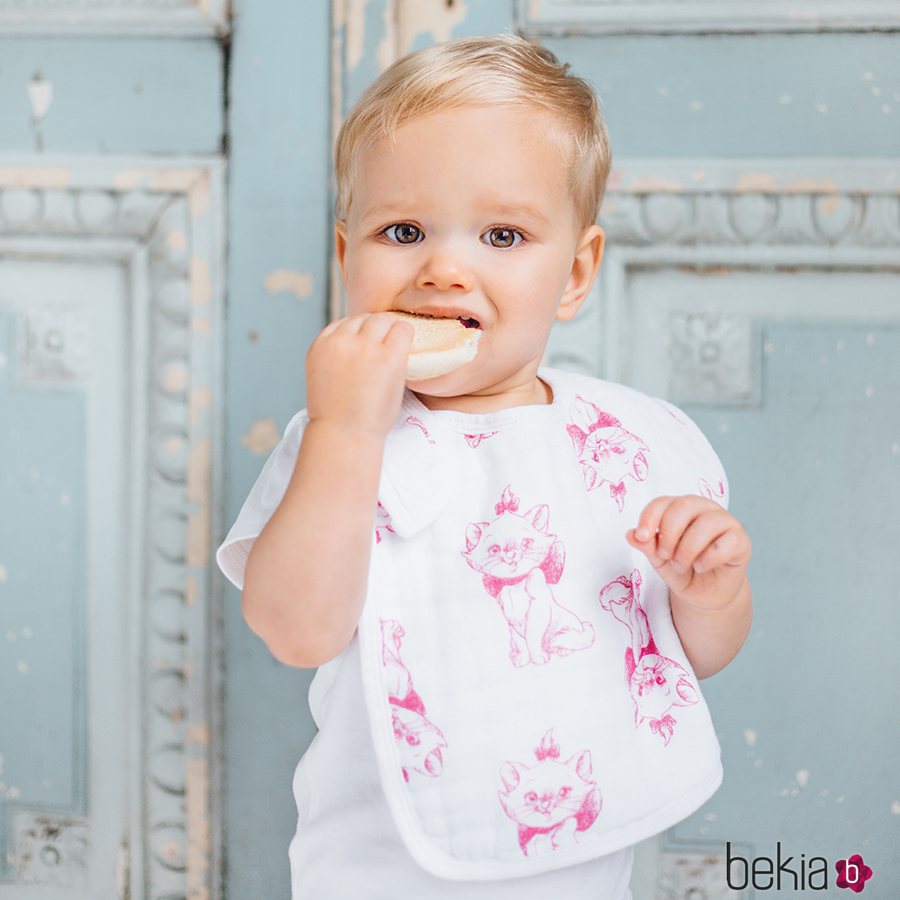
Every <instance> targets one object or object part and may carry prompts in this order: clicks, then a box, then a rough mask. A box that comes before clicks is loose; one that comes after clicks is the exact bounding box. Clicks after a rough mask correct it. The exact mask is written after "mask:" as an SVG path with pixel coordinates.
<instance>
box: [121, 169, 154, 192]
mask: <svg viewBox="0 0 900 900" xmlns="http://www.w3.org/2000/svg"><path fill="white" fill-rule="evenodd" d="M147 174H148V173H147V170H146V169H122V171H121V172H116V174H115V175H113V184H114V185H115V187H116V190H117V191H130V190H133V189H134V188H136V187H137V186H138V185H139V184H140V183H141V182H142V181H143V180H144V179H145V178H146V177H147Z"/></svg>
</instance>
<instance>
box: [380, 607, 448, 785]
mask: <svg viewBox="0 0 900 900" xmlns="http://www.w3.org/2000/svg"><path fill="white" fill-rule="evenodd" d="M405 633H406V632H405V631H404V630H403V626H402V625H401V624H400V623H399V622H398V621H397V620H396V619H382V620H381V642H382V655H381V662H382V665H383V666H384V675H385V682H386V684H387V688H388V701H389V703H390V704H391V725H392V726H393V729H394V738H395V739H396V741H397V748H398V750H399V752H400V759H401V768H402V770H403V777H404V779H405V780H406V781H409V773H410V772H419V773H420V774H422V775H430V776H432V777H435V778H436V777H437V776H438V775H440V774H441V772H442V771H443V768H444V758H443V755H442V753H441V748H443V747H446V746H447V741H446V740H445V739H444V733H443V732H442V731H441V729H440V728H438V727H437V726H436V725H434V724H433V723H432V722H429V721H428V719H426V718H425V704H424V703H423V702H422V698H421V697H420V696H419V695H418V694H417V693H416V691H415V689H414V688H413V683H412V676H411V675H410V674H409V669H407V668H406V666H405V665H404V664H403V660H402V659H401V658H400V641H401V639H402V638H403V636H404V634H405Z"/></svg>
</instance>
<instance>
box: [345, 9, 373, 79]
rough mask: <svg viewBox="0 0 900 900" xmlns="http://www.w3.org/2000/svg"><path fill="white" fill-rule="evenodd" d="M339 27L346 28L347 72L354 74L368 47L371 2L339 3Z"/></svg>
mask: <svg viewBox="0 0 900 900" xmlns="http://www.w3.org/2000/svg"><path fill="white" fill-rule="evenodd" d="M337 5H338V9H339V10H340V13H339V15H338V16H337V26H338V27H339V28H340V27H341V26H344V58H345V59H346V66H347V70H348V71H350V72H352V71H353V70H354V69H355V68H356V67H357V66H358V65H359V62H360V60H361V59H362V57H363V50H364V49H365V45H366V7H367V6H368V5H369V0H343V2H339V3H338V4H337Z"/></svg>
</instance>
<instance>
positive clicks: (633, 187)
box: [628, 175, 684, 194]
mask: <svg viewBox="0 0 900 900" xmlns="http://www.w3.org/2000/svg"><path fill="white" fill-rule="evenodd" d="M628 190H629V191H633V192H635V193H641V192H644V191H646V192H647V193H650V194H656V193H678V194H680V193H682V192H683V191H684V185H683V184H682V183H681V182H680V181H673V180H671V179H667V178H658V177H657V176H655V175H639V176H637V177H636V178H632V179H631V182H630V183H629V185H628Z"/></svg>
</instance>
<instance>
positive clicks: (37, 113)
mask: <svg viewBox="0 0 900 900" xmlns="http://www.w3.org/2000/svg"><path fill="white" fill-rule="evenodd" d="M28 101H29V103H31V118H32V121H33V122H34V124H35V125H36V124H37V123H38V122H40V121H41V119H43V118H44V116H46V115H47V113H48V112H49V110H50V106H51V105H52V103H53V82H52V81H47V79H46V78H42V77H41V75H40V73H38V74H36V75H35V76H34V78H32V79H31V81H29V82H28Z"/></svg>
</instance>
